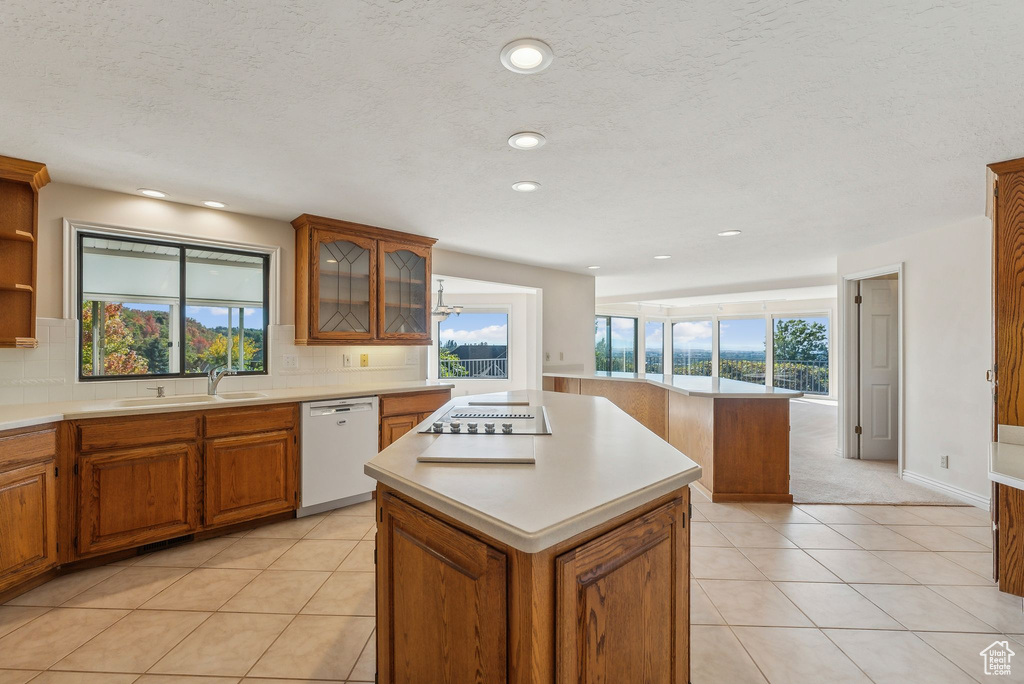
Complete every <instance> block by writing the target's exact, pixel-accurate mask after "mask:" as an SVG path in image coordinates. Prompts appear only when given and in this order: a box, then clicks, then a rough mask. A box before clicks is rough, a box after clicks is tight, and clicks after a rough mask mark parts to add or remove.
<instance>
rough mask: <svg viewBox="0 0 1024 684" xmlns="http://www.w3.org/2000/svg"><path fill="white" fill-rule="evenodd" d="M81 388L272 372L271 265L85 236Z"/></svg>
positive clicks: (225, 252) (210, 251) (203, 250)
mask: <svg viewBox="0 0 1024 684" xmlns="http://www.w3.org/2000/svg"><path fill="white" fill-rule="evenodd" d="M77 259H78V261H77V272H78V288H77V295H78V297H77V306H78V312H79V320H80V322H81V325H80V326H79V349H80V350H81V354H80V356H79V378H80V379H81V380H103V379H106V380H113V379H124V378H141V377H189V376H196V375H201V374H205V373H206V372H207V371H209V370H211V369H215V368H227V369H230V370H234V371H236V372H238V373H239V374H265V373H266V372H267V361H266V360H267V323H268V320H269V317H268V315H269V311H268V302H269V289H268V288H269V285H268V284H269V266H270V263H269V262H270V256H269V255H267V254H261V253H256V252H246V251H242V250H233V249H222V248H218V247H210V246H205V245H191V244H186V243H175V242H170V241H163V240H148V239H141V238H134V237H126V236H122V235H120V234H118V235H104V234H100V233H88V232H78V233H77Z"/></svg>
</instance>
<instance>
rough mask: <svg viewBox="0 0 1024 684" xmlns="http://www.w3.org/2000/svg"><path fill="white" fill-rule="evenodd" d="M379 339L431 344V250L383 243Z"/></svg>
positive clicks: (380, 258) (397, 243)
mask: <svg viewBox="0 0 1024 684" xmlns="http://www.w3.org/2000/svg"><path fill="white" fill-rule="evenodd" d="M377 258H378V260H379V264H380V266H379V267H378V270H379V272H380V275H381V285H380V288H381V289H380V306H379V307H378V309H377V312H378V323H377V330H378V337H379V338H380V339H382V340H388V341H390V342H399V341H404V342H417V341H419V342H423V341H425V342H426V343H428V344H429V343H430V247H423V246H418V245H410V244H407V243H401V242H390V241H381V242H380V243H379V244H378V255H377Z"/></svg>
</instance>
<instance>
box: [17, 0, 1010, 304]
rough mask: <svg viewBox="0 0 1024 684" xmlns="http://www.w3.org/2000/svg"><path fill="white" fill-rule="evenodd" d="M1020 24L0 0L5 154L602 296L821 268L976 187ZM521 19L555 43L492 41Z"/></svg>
mask: <svg viewBox="0 0 1024 684" xmlns="http://www.w3.org/2000/svg"><path fill="white" fill-rule="evenodd" d="M1022 26H1024V2H1021V1H1020V0H984V1H983V0H977V1H973V0H949V1H946V2H938V1H935V0H888V1H883V0H857V1H855V2H851V1H847V0H816V1H811V2H794V1H792V0H788V1H783V0H774V1H768V0H744V1H742V2H741V1H737V0H720V1H715V2H711V1H701V2H697V1H693V0H689V1H687V0H633V1H630V2H623V1H622V0H587V1H582V0H580V1H576V2H557V1H555V0H536V1H529V2H494V1H492V0H464V1H462V2H454V1H446V2H441V1H431V2H428V1H426V0H420V1H417V2H414V1H411V0H406V1H404V2H403V1H401V0H395V1H388V0H373V1H370V0H278V1H275V2H259V3H254V2H244V1H242V0H205V1H203V0H175V1H174V2H168V1H166V0H159V1H156V0H134V1H133V2H130V3H129V2H108V1H106V0H48V1H46V2H41V1H40V0H3V2H0V153H2V154H8V155H13V156H17V157H27V158H30V159H37V160H41V161H44V162H46V163H47V164H48V165H49V167H50V170H51V174H52V175H53V177H54V178H55V179H57V180H61V181H66V182H72V183H80V184H84V185H91V186H97V187H102V188H108V189H112V190H121V191H125V192H133V191H134V190H135V189H136V188H138V187H140V186H142V187H147V186H148V187H157V188H160V189H162V190H165V191H167V192H169V193H171V195H172V197H173V198H174V199H175V200H178V201H183V202H193V203H198V202H199V201H201V200H204V199H218V200H222V201H225V202H228V203H229V204H230V205H231V206H230V208H231V210H233V211H241V212H246V213H252V214H257V215H263V216H271V217H276V218H280V219H287V220H290V219H292V218H293V217H294V216H296V215H297V214H299V213H301V212H311V213H317V214H324V215H328V216H335V217H339V218H346V219H351V220H355V221H362V222H368V223H373V224H377V225H382V226H387V227H391V228H396V229H401V230H408V231H413V232H418V233H423V234H427V235H432V236H435V237H438V238H440V240H441V242H440V245H441V246H443V247H445V248H448V249H457V250H462V251H468V252H475V253H479V254H486V255H489V256H498V257H502V258H508V259H513V260H519V261H524V262H529V263H534V264H541V265H545V266H551V267H555V268H563V269H572V270H578V271H580V272H587V271H585V269H584V267H585V266H586V265H588V264H600V265H601V266H602V267H603V268H602V269H601V270H600V271H598V272H597V273H598V276H599V277H598V294H599V295H601V296H612V295H625V294H632V293H658V292H666V293H667V292H676V291H683V290H689V289H693V288H708V287H714V286H716V285H719V284H731V285H735V284H736V283H738V282H748V281H749V282H757V281H773V280H778V279H780V278H788V277H811V276H820V275H822V274H827V273H831V272H834V267H835V255H836V254H837V253H839V252H841V251H844V250H848V249H851V248H856V247H857V246H859V245H862V244H869V243H876V242H880V241H883V240H886V239H888V238H891V237H894V236H896V235H902V234H906V233H910V232H915V231H920V230H924V229H927V228H931V227H936V226H940V225H944V224H947V223H950V222H953V221H958V220H961V219H963V218H965V217H969V216H976V215H979V214H981V213H982V211H983V208H984V187H985V186H984V164H986V163H988V162H992V161H996V160H999V159H1004V158H1009V157H1014V156H1020V155H1024V135H1022V131H1024V125H1022V124H1024V69H1022V68H1021V66H1020V64H1021V59H1020V58H1021V57H1022V48H1021V45H1022V42H1021V37H1020V36H1021V28H1022ZM525 36H532V37H537V38H541V39H543V40H545V41H547V42H548V43H549V44H550V45H551V47H552V48H553V50H554V53H555V60H554V63H553V64H552V66H551V67H550V68H549V69H548V70H547V71H546V72H544V73H542V74H539V75H533V76H523V75H517V74H513V73H511V72H508V71H506V70H505V69H503V68H502V67H501V66H500V64H499V61H498V53H499V50H500V49H501V47H502V46H503V45H504V44H505V43H506V42H508V41H510V40H512V39H515V38H520V37H525ZM519 130H538V131H541V132H543V133H544V134H545V135H546V136H547V138H548V144H547V145H546V146H544V147H543V148H541V149H539V150H534V151H530V152H522V151H516V150H512V149H511V148H509V147H508V145H507V144H506V142H505V141H506V138H508V136H509V135H510V134H511V133H514V132H516V131H519ZM527 179H528V180H536V181H539V182H540V183H542V184H543V189H542V190H541V191H540V192H536V193H532V194H520V193H515V192H513V191H512V190H511V189H510V187H509V186H510V185H511V183H513V182H514V181H517V180H527ZM729 228H739V229H742V230H743V231H744V233H743V235H742V236H741V237H739V238H732V239H722V238H718V237H716V236H715V233H716V232H717V231H720V230H724V229H729ZM657 253H670V254H672V255H673V258H672V259H670V260H667V261H657V262H656V261H652V260H651V256H652V255H653V254H657Z"/></svg>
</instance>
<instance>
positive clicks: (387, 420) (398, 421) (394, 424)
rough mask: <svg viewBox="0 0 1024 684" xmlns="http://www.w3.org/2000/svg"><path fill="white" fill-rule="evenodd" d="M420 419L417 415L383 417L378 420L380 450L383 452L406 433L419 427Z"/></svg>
mask: <svg viewBox="0 0 1024 684" xmlns="http://www.w3.org/2000/svg"><path fill="white" fill-rule="evenodd" d="M419 422H420V417H419V415H417V414H412V415H408V416H385V417H384V418H381V419H380V448H381V450H382V451H383V450H384V449H385V448H386V447H388V446H391V445H392V444H394V443H395V442H396V441H398V438H399V437H401V436H402V435H404V434H405V433H407V432H410V431H412V429H413V428H415V427H416V426H417V425H419Z"/></svg>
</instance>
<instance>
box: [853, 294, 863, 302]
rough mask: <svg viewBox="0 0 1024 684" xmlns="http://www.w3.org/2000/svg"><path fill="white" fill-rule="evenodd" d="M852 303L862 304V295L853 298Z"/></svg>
mask: <svg viewBox="0 0 1024 684" xmlns="http://www.w3.org/2000/svg"><path fill="white" fill-rule="evenodd" d="M853 303H854V304H863V303H864V297H862V296H861V295H857V296H856V297H854V298H853Z"/></svg>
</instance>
